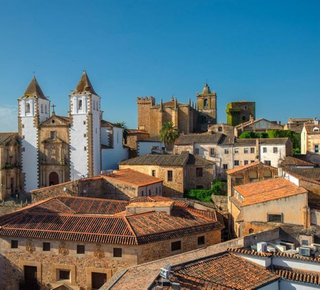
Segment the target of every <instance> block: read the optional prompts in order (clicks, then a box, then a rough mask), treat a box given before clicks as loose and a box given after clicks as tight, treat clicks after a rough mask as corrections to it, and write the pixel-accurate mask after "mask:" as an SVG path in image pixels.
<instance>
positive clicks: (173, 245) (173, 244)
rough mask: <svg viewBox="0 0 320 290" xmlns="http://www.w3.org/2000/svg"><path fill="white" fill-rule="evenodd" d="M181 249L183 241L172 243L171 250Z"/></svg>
mask: <svg viewBox="0 0 320 290" xmlns="http://www.w3.org/2000/svg"><path fill="white" fill-rule="evenodd" d="M179 250H181V241H176V242H172V243H171V251H172V252H173V251H179Z"/></svg>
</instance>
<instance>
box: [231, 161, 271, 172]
mask: <svg viewBox="0 0 320 290" xmlns="http://www.w3.org/2000/svg"><path fill="white" fill-rule="evenodd" d="M258 165H264V164H262V163H261V162H260V161H255V162H252V163H249V164H246V165H243V166H239V167H236V168H233V169H230V170H227V174H233V173H237V172H240V171H242V170H245V169H248V168H253V167H256V166H258ZM266 166H268V165H266Z"/></svg>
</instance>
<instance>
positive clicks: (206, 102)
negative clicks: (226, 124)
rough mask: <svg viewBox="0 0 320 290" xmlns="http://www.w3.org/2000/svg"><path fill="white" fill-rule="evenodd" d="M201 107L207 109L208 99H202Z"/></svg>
mask: <svg viewBox="0 0 320 290" xmlns="http://www.w3.org/2000/svg"><path fill="white" fill-rule="evenodd" d="M203 106H205V107H208V99H204V101H203Z"/></svg>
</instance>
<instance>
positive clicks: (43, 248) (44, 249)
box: [42, 243, 50, 252]
mask: <svg viewBox="0 0 320 290" xmlns="http://www.w3.org/2000/svg"><path fill="white" fill-rule="evenodd" d="M42 250H43V251H44V252H49V251H50V243H43V244H42Z"/></svg>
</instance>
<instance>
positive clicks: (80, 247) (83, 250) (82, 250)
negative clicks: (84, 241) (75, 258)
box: [77, 245, 85, 254]
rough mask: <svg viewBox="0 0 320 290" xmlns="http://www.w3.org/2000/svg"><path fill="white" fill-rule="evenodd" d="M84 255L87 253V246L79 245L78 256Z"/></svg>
mask: <svg viewBox="0 0 320 290" xmlns="http://www.w3.org/2000/svg"><path fill="white" fill-rule="evenodd" d="M84 253H85V246H84V245H77V254H84Z"/></svg>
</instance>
